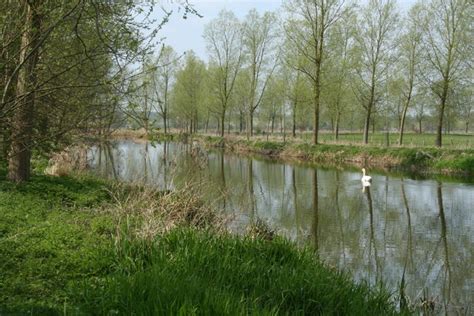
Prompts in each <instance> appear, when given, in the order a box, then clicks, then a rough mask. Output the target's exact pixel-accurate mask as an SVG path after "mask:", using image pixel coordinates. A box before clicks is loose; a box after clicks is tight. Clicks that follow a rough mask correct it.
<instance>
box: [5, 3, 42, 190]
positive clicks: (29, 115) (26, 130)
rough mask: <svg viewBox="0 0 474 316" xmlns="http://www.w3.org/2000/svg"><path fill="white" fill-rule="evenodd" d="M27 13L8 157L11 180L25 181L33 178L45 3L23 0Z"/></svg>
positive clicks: (22, 37) (9, 177)
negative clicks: (40, 51)
mask: <svg viewBox="0 0 474 316" xmlns="http://www.w3.org/2000/svg"><path fill="white" fill-rule="evenodd" d="M23 5H24V7H25V10H26V14H25V17H24V19H25V23H24V30H23V34H22V36H21V49H20V57H19V60H18V62H19V64H20V65H23V66H22V67H21V68H20V69H19V71H18V79H17V85H16V94H15V104H16V109H15V112H14V115H13V123H12V142H11V149H10V155H9V158H8V179H10V180H12V181H15V182H21V181H24V180H28V179H29V177H30V161H31V147H32V130H33V113H34V108H35V91H34V89H35V86H36V84H37V76H36V65H37V63H38V57H39V50H38V49H37V47H38V46H39V45H40V43H41V42H40V35H41V23H42V17H41V13H40V8H41V1H26V0H25V1H23Z"/></svg>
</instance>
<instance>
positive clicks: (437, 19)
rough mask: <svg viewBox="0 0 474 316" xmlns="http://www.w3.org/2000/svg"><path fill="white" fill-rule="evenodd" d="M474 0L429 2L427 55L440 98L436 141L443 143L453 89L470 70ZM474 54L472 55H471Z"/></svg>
mask: <svg viewBox="0 0 474 316" xmlns="http://www.w3.org/2000/svg"><path fill="white" fill-rule="evenodd" d="M473 6H474V5H473V3H472V1H469V0H432V1H431V2H430V3H429V4H428V5H427V6H426V10H427V14H426V23H425V28H424V33H425V36H424V40H423V44H424V49H423V51H424V53H425V54H424V58H425V59H426V60H427V61H428V62H429V64H430V66H431V71H430V72H429V73H428V74H427V75H426V76H425V78H426V80H427V81H428V82H429V85H430V87H431V89H432V91H433V93H434V94H435V95H436V96H437V98H438V106H437V115H438V119H437V125H436V141H435V145H436V146H438V147H441V146H442V131H443V119H444V117H445V111H446V108H447V106H448V100H449V97H450V91H452V89H453V88H454V87H455V85H454V83H455V82H456V81H459V80H460V79H461V78H462V77H463V76H464V75H466V73H467V67H466V63H467V62H468V61H469V59H470V57H469V56H472V55H470V54H472V51H470V49H469V48H470V42H471V41H472V35H473V34H472V19H473V14H472V12H473ZM471 58H472V57H471Z"/></svg>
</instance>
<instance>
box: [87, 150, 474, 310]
mask: <svg viewBox="0 0 474 316" xmlns="http://www.w3.org/2000/svg"><path fill="white" fill-rule="evenodd" d="M89 159H90V164H91V167H92V169H93V170H95V172H97V173H99V174H101V175H103V176H106V177H113V178H116V179H120V180H125V181H139V182H145V183H148V184H152V185H155V186H158V187H159V188H162V189H172V188H173V187H176V186H180V185H182V184H183V183H184V182H187V183H189V182H193V183H198V184H199V186H200V187H201V188H202V190H203V195H204V196H205V197H206V200H208V201H209V202H212V203H214V205H215V206H218V207H219V209H222V210H225V212H227V213H230V214H232V215H233V218H235V220H234V221H233V222H232V228H233V229H235V230H243V229H245V227H246V225H248V224H249V223H251V222H252V221H255V220H257V219H261V220H264V221H265V222H266V223H268V224H269V225H270V226H271V227H272V228H273V229H274V230H276V231H278V232H279V233H281V234H283V235H285V236H287V237H288V238H290V239H292V240H294V241H295V242H297V243H298V244H302V245H303V244H306V245H307V244H309V245H311V246H312V247H314V248H315V249H316V250H317V251H318V253H319V256H320V258H321V259H322V260H323V261H325V262H326V263H327V264H329V265H332V266H335V267H337V268H339V269H341V270H345V271H348V272H349V273H350V274H351V275H353V276H354V278H355V279H356V280H358V281H360V280H366V281H368V282H370V283H371V284H376V283H378V282H383V283H384V284H385V286H386V287H387V288H389V289H390V290H391V291H393V293H394V294H395V296H397V295H398V293H399V292H400V285H401V284H404V285H405V286H404V291H405V293H406V295H407V296H408V297H409V300H410V302H412V303H421V301H423V300H424V301H426V300H429V301H433V302H435V309H436V311H437V313H442V314H444V313H448V314H461V315H467V314H472V313H474V265H473V261H474V184H472V183H471V184H469V183H462V182H455V181H441V180H434V179H424V180H415V179H411V178H410V177H406V176H405V177H403V176H400V175H392V174H373V173H371V172H370V170H369V173H370V174H371V176H372V177H373V181H372V185H371V186H370V187H368V188H366V189H365V190H363V188H362V185H361V181H360V178H361V173H360V172H359V171H358V170H337V169H328V168H321V167H318V166H308V165H297V164H289V163H283V162H273V161H269V160H262V159H258V158H250V157H241V156H238V155H233V154H223V153H222V152H220V151H209V152H208V151H205V150H203V149H201V148H199V147H198V146H197V145H194V146H193V145H186V144H181V143H166V144H165V143H161V144H157V143H155V144H153V145H152V144H149V143H136V142H132V141H120V142H114V143H111V144H109V145H108V146H95V147H92V148H91V149H90V151H89Z"/></svg>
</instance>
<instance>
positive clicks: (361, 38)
mask: <svg viewBox="0 0 474 316" xmlns="http://www.w3.org/2000/svg"><path fill="white" fill-rule="evenodd" d="M397 23H398V14H397V11H396V7H395V1H394V0H381V1H379V0H369V1H368V3H367V5H366V6H364V7H363V8H362V12H361V17H360V22H359V25H360V27H359V31H358V33H357V37H356V39H357V43H358V46H359V50H360V61H359V65H358V67H357V70H356V72H357V75H358V77H359V79H360V80H359V83H360V86H359V87H358V97H359V100H360V102H361V104H362V107H363V108H364V109H365V120H364V135H363V141H364V143H365V144H367V143H368V142H369V127H370V123H371V119H372V114H373V112H374V110H375V106H376V104H377V102H378V101H379V98H380V86H382V85H383V82H384V81H385V79H386V77H387V76H386V73H387V71H388V70H389V68H390V66H391V65H392V63H393V62H394V56H393V51H394V49H395V42H394V40H393V39H394V35H395V34H394V30H396V29H397Z"/></svg>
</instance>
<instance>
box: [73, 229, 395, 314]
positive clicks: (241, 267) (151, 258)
mask: <svg viewBox="0 0 474 316" xmlns="http://www.w3.org/2000/svg"><path fill="white" fill-rule="evenodd" d="M126 243H127V245H126V246H125V248H126V249H128V250H129V251H127V252H126V253H123V254H122V258H121V260H123V261H124V262H143V263H145V264H143V265H138V267H137V268H132V269H131V270H129V271H126V273H119V274H115V275H111V276H109V277H108V278H106V279H105V280H98V281H97V282H96V283H94V284H90V285H88V286H85V287H84V288H83V292H82V295H79V297H81V300H82V309H83V310H84V311H86V313H98V314H109V313H110V311H115V312H117V313H119V314H127V315H130V314H138V315H165V314H166V315H168V314H173V315H175V314H199V315H246V314H253V315H266V314H301V315H303V314H307V315H321V314H323V315H329V314H332V315H349V314H350V315H382V314H383V315H391V314H396V312H395V309H394V308H393V306H391V305H390V304H388V300H389V296H388V295H387V294H386V293H385V292H383V291H373V290H371V289H370V288H369V287H367V286H365V285H355V284H354V283H353V282H352V281H351V280H350V279H349V277H348V276H346V275H344V274H342V273H339V272H337V271H334V270H331V269H329V268H328V267H326V266H323V265H322V264H320V263H318V261H317V259H316V257H315V255H314V253H312V252H311V251H310V250H309V249H303V250H298V249H296V248H295V246H294V245H293V244H290V243H289V242H287V241H285V240H283V239H278V238H277V239H276V240H273V241H271V242H268V241H265V240H263V239H251V238H239V237H235V236H231V235H218V234H214V233H212V232H209V231H196V230H193V229H175V230H173V231H171V232H169V233H167V234H165V235H164V236H161V237H159V238H158V239H157V240H156V241H155V242H154V243H149V244H147V243H143V242H138V241H131V242H130V241H127V242H126ZM130 243H131V244H130Z"/></svg>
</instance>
